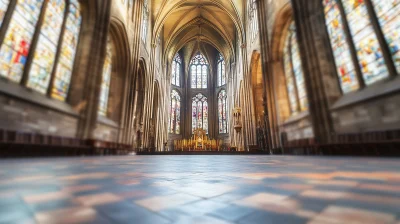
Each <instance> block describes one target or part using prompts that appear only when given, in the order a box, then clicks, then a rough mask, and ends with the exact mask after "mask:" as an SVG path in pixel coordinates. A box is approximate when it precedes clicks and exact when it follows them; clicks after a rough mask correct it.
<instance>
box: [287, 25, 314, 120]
mask: <svg viewBox="0 0 400 224" xmlns="http://www.w3.org/2000/svg"><path fill="white" fill-rule="evenodd" d="M286 30H287V33H286V36H285V40H284V46H283V47H284V49H283V57H282V60H283V63H282V64H283V71H284V74H285V84H286V92H287V97H288V103H289V108H290V112H291V114H297V113H299V112H303V111H307V110H308V96H307V90H306V87H305V80H304V71H303V69H302V61H301V57H300V52H299V51H300V49H299V48H298V39H297V34H296V25H295V23H294V20H292V19H291V20H290V21H289V22H288V26H287V29H286ZM295 56H296V57H297V60H296V59H294V58H293V57H295ZM300 92H302V96H300Z"/></svg>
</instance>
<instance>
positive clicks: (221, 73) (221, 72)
mask: <svg viewBox="0 0 400 224" xmlns="http://www.w3.org/2000/svg"><path fill="white" fill-rule="evenodd" d="M217 74H218V75H217V79H218V83H217V84H218V86H223V85H225V84H226V74H225V60H224V58H223V57H222V55H221V54H219V58H218V72H217Z"/></svg>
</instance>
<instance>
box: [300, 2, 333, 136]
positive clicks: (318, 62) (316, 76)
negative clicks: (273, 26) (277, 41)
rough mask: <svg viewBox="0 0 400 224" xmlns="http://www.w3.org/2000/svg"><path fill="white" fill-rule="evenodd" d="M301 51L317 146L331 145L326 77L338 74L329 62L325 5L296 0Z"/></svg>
mask: <svg viewBox="0 0 400 224" xmlns="http://www.w3.org/2000/svg"><path fill="white" fill-rule="evenodd" d="M292 6H293V11H294V13H293V14H294V20H295V23H296V31H297V38H298V43H299V50H300V55H301V59H302V66H303V71H304V79H305V84H306V90H307V97H308V101H309V112H310V118H311V121H312V126H313V130H314V136H315V140H316V141H317V143H328V142H329V141H330V136H331V133H332V131H333V125H332V118H331V114H330V111H329V104H330V102H329V98H328V97H327V95H328V94H327V91H328V90H327V89H328V88H327V85H326V84H325V83H324V76H328V75H331V76H332V74H334V73H333V72H332V69H331V68H332V66H329V65H327V61H328V60H329V56H328V55H330V54H329V51H328V50H326V49H329V45H328V46H327V45H326V43H329V39H327V32H326V27H325V23H324V13H323V8H322V1H320V0H292Z"/></svg>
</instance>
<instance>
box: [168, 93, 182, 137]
mask: <svg viewBox="0 0 400 224" xmlns="http://www.w3.org/2000/svg"><path fill="white" fill-rule="evenodd" d="M174 100H175V101H174ZM174 102H175V106H174V105H173V103H174ZM173 106H174V107H173ZM181 107H182V97H181V94H180V93H179V91H178V90H176V89H172V91H171V95H170V104H169V109H170V118H169V124H168V133H170V134H177V135H179V134H180V129H181V115H182V114H181Z"/></svg>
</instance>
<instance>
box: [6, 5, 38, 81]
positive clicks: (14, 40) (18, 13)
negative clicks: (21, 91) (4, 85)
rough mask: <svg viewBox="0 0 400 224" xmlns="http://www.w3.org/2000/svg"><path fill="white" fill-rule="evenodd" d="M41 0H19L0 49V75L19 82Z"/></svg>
mask: <svg viewBox="0 0 400 224" xmlns="http://www.w3.org/2000/svg"><path fill="white" fill-rule="evenodd" d="M42 5H43V0H19V1H18V2H17V5H16V7H15V10H14V13H13V16H12V18H11V22H10V24H9V26H8V29H7V32H6V35H5V38H4V40H3V44H2V46H1V49H0V75H1V76H3V77H6V78H7V79H9V80H12V81H14V82H20V81H21V78H22V73H23V71H24V67H25V64H26V60H27V57H28V54H29V50H30V45H31V41H32V37H33V34H34V32H35V27H36V23H37V22H38V19H39V14H40V10H41V8H42Z"/></svg>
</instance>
